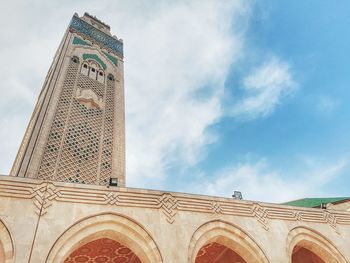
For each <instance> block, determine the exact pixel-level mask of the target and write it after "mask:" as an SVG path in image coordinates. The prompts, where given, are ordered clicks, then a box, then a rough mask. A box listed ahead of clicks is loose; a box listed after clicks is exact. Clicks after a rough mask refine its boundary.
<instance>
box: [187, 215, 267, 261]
mask: <svg viewBox="0 0 350 263" xmlns="http://www.w3.org/2000/svg"><path fill="white" fill-rule="evenodd" d="M211 242H217V243H220V244H222V245H225V246H226V247H228V248H230V249H232V250H233V251H235V252H236V253H237V254H239V255H240V256H241V257H242V258H243V259H244V260H245V261H246V262H247V263H253V262H254V263H257V262H259V263H269V260H268V258H267V256H266V254H265V253H264V251H263V250H262V248H261V247H260V246H259V245H258V244H257V243H256V241H254V239H253V238H252V237H251V236H250V235H249V234H248V233H246V232H244V231H243V230H242V229H241V228H239V227H237V226H235V225H233V224H231V223H229V222H225V221H222V220H214V221H209V222H206V223H204V224H203V225H201V226H200V227H198V228H197V230H196V231H195V232H194V233H193V235H192V238H191V241H190V244H189V250H188V263H195V260H196V257H197V254H198V252H199V250H200V249H201V248H202V247H203V246H204V245H206V244H208V243H211Z"/></svg>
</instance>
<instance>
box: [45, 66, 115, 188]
mask: <svg viewBox="0 0 350 263" xmlns="http://www.w3.org/2000/svg"><path fill="white" fill-rule="evenodd" d="M81 65H82V63H79V61H78V60H77V59H75V60H71V61H70V65H69V67H68V70H67V73H66V78H65V81H64V84H63V87H62V91H61V95H60V98H59V102H58V106H57V108H56V113H55V116H54V120H53V122H52V125H51V130H50V135H49V138H48V140H47V143H46V147H45V152H44V154H43V158H42V161H41V165H40V168H39V173H38V177H39V178H41V179H51V180H55V181H63V182H75V183H86V184H100V185H107V182H108V178H109V177H111V174H112V149H113V148H112V147H113V141H112V140H113V121H114V110H113V109H114V106H115V103H114V80H113V79H108V81H107V84H103V83H100V82H98V81H97V80H94V79H91V78H89V77H87V76H84V75H82V74H80V73H78V72H80V70H79V67H81ZM77 89H79V91H80V92H83V91H84V90H88V91H89V92H90V93H91V92H92V93H94V94H95V95H96V96H97V97H98V100H101V101H103V102H104V105H105V106H104V107H101V108H98V107H88V106H86V105H84V104H83V103H81V102H80V101H79V100H78V99H77V98H76V92H77Z"/></svg>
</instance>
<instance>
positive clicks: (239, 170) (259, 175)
mask: <svg viewBox="0 0 350 263" xmlns="http://www.w3.org/2000/svg"><path fill="white" fill-rule="evenodd" d="M347 163H348V161H347V160H336V161H334V162H333V163H324V162H321V161H316V160H314V159H312V158H307V160H305V162H303V163H299V166H300V167H302V168H303V171H301V169H297V170H296V169H293V170H292V171H287V170H286V169H284V171H283V172H281V171H278V170H275V169H273V168H271V167H270V165H269V164H268V162H267V161H266V160H265V159H260V160H258V161H256V162H251V161H247V162H243V163H239V164H237V165H233V166H231V167H228V168H226V169H224V170H222V171H221V172H220V173H218V174H217V175H216V176H214V177H213V178H211V180H210V181H209V180H208V179H205V180H204V181H203V178H202V181H201V183H200V184H199V185H198V186H197V187H198V188H197V192H198V193H202V194H208V195H219V196H226V197H230V196H231V195H232V194H233V191H234V190H239V191H241V192H242V194H243V198H244V199H248V200H259V201H268V202H284V201H290V200H294V199H298V198H303V197H310V196H317V195H321V196H323V195H325V194H326V195H327V194H332V193H328V192H327V190H326V189H325V187H326V186H327V184H328V183H329V182H330V181H331V180H332V179H334V178H335V177H337V176H338V175H339V174H340V173H341V172H343V170H344V168H345V167H346V165H347ZM193 185H196V184H194V183H193ZM192 191H193V190H192Z"/></svg>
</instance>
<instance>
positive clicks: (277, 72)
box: [232, 57, 296, 119]
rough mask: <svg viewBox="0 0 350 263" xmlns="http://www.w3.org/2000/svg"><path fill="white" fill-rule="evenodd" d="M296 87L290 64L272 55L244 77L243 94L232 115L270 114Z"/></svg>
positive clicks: (250, 117)
mask: <svg viewBox="0 0 350 263" xmlns="http://www.w3.org/2000/svg"><path fill="white" fill-rule="evenodd" d="M295 87H296V82H295V81H294V79H293V75H292V72H291V70H290V65H289V64H288V63H286V62H284V61H282V60H281V59H278V58H277V57H272V58H270V59H269V60H268V61H266V62H265V63H263V64H262V65H261V66H260V67H258V68H256V69H255V70H253V71H252V72H251V73H250V74H249V75H248V76H246V77H245V78H244V80H243V86H242V90H243V96H242V98H240V99H238V100H237V103H236V104H235V105H234V107H233V109H232V115H233V116H236V117H242V118H244V119H255V118H258V117H265V116H268V115H270V114H271V113H272V112H273V111H274V110H275V108H276V107H277V105H278V104H280V102H281V100H282V99H283V97H285V96H288V95H290V94H291V93H292V91H293V90H294V89H295Z"/></svg>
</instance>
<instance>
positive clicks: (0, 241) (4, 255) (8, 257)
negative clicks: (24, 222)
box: [0, 220, 15, 263]
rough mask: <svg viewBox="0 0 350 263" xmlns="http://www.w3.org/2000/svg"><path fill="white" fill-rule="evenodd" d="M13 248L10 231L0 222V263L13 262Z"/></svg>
mask: <svg viewBox="0 0 350 263" xmlns="http://www.w3.org/2000/svg"><path fill="white" fill-rule="evenodd" d="M14 254H15V253H14V246H13V241H12V238H11V235H10V231H9V230H8V229H7V227H6V226H5V224H4V223H3V222H2V221H1V220H0V263H12V262H14Z"/></svg>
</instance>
